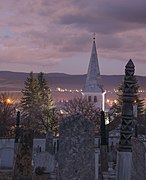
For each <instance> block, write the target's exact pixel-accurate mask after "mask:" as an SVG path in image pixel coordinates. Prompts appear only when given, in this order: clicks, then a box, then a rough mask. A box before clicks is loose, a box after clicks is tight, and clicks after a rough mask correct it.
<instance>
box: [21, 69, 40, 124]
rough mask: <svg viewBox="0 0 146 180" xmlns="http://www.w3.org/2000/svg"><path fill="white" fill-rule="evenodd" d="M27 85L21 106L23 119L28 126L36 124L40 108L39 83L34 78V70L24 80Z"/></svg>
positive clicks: (23, 92) (23, 91)
mask: <svg viewBox="0 0 146 180" xmlns="http://www.w3.org/2000/svg"><path fill="white" fill-rule="evenodd" d="M24 84H25V87H24V89H23V90H22V99H21V107H22V112H23V119H24V121H25V125H26V126H27V127H32V126H35V124H36V122H37V110H38V90H39V85H38V82H37V80H36V79H35V78H34V74H33V72H30V74H29V77H27V79H26V81H25V82H24Z"/></svg>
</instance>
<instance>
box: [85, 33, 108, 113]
mask: <svg viewBox="0 0 146 180" xmlns="http://www.w3.org/2000/svg"><path fill="white" fill-rule="evenodd" d="M82 96H83V97H85V98H87V99H88V101H89V102H94V103H95V104H96V106H97V107H98V108H100V109H101V110H103V111H104V110H105V91H104V90H103V85H102V80H101V75H100V69H99V63H98V57H97V51H96V43H95V35H94V37H93V45H92V52H91V57H90V62H89V67H88V73H87V78H86V82H85V85H84V88H83V91H82Z"/></svg>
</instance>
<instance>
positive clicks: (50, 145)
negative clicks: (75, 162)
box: [45, 131, 53, 154]
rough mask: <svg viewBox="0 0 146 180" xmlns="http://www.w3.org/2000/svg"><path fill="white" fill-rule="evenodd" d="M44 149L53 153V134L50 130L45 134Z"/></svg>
mask: <svg viewBox="0 0 146 180" xmlns="http://www.w3.org/2000/svg"><path fill="white" fill-rule="evenodd" d="M45 151H47V152H49V153H50V154H53V134H52V132H50V131H47V134H46V142H45Z"/></svg>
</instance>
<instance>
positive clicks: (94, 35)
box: [93, 32, 96, 41]
mask: <svg viewBox="0 0 146 180" xmlns="http://www.w3.org/2000/svg"><path fill="white" fill-rule="evenodd" d="M95 37H96V33H95V32H94V33H93V40H94V41H95Z"/></svg>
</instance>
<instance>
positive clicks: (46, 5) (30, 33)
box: [0, 0, 146, 76]
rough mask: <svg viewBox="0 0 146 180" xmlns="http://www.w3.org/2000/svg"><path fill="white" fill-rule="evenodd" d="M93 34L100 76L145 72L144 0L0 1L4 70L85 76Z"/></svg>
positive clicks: (0, 55)
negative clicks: (129, 68) (128, 68)
mask: <svg viewBox="0 0 146 180" xmlns="http://www.w3.org/2000/svg"><path fill="white" fill-rule="evenodd" d="M93 32H95V33H96V45H97V51H98V59H99V65H100V72H101V74H103V75H105V74H124V69H125V65H126V63H127V62H128V60H129V59H130V58H131V59H132V60H133V62H134V64H135V66H136V75H143V76H146V0H0V71H2V70H9V71H18V72H30V71H33V72H40V71H43V72H47V73H50V72H62V73H68V74H85V73H87V68H88V64H89V59H90V54H91V47H92V34H93Z"/></svg>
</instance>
